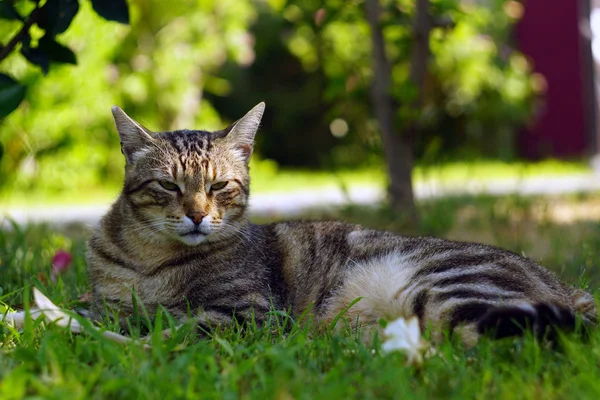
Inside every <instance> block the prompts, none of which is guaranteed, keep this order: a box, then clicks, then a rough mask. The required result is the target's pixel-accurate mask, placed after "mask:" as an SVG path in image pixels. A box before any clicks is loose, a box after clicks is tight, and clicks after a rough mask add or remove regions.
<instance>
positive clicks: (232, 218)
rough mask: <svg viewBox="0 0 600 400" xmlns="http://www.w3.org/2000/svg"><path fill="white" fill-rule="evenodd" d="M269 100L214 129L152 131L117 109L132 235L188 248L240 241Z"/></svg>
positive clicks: (125, 197) (124, 197)
mask: <svg viewBox="0 0 600 400" xmlns="http://www.w3.org/2000/svg"><path fill="white" fill-rule="evenodd" d="M264 109H265V104H264V103H259V104H258V105H257V106H255V107H254V108H253V109H252V110H250V111H249V112H248V113H247V114H246V115H245V116H244V117H243V118H241V119H239V120H238V121H236V122H235V123H233V124H232V125H231V126H230V127H228V128H227V129H224V130H222V131H217V132H206V131H194V130H180V131H173V132H150V131H149V130H148V129H146V128H144V127H143V126H141V125H140V124H139V123H137V122H136V121H134V120H133V119H131V118H130V117H129V116H128V115H127V114H125V113H124V112H123V110H121V109H120V108H119V107H116V106H115V107H113V108H112V113H113V116H114V118H115V123H116V125H117V130H118V131H119V136H120V138H121V150H122V152H123V154H124V155H125V159H126V166H125V184H124V187H123V193H122V199H123V200H124V201H126V202H128V203H129V204H130V206H131V207H130V209H131V212H132V216H133V218H134V222H135V225H136V226H135V228H134V229H135V231H136V232H137V233H139V234H140V235H142V236H144V237H146V238H148V239H156V240H175V241H178V242H181V243H184V244H186V245H189V246H195V245H198V244H200V243H202V242H205V241H213V242H214V241H219V240H225V239H228V238H231V237H235V236H236V235H237V236H240V234H239V232H238V231H239V228H240V225H241V224H243V223H244V222H245V211H246V207H247V203H248V194H249V185H250V179H249V175H248V162H249V159H250V155H251V154H252V149H253V144H254V135H255V134H256V131H257V130H258V126H259V124H260V120H261V118H262V114H263V112H264Z"/></svg>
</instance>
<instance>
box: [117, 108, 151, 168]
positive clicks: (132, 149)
mask: <svg viewBox="0 0 600 400" xmlns="http://www.w3.org/2000/svg"><path fill="white" fill-rule="evenodd" d="M111 110H112V115H113V117H114V119H115V125H117V131H118V132H119V137H120V138H121V152H123V154H124V155H125V158H126V159H127V162H128V163H133V162H135V160H136V158H137V156H138V155H140V154H142V153H143V152H144V149H146V148H148V147H149V146H150V145H151V144H152V142H154V139H153V138H152V136H150V134H149V131H148V130H147V129H146V128H144V127H143V126H142V125H140V124H139V123H137V122H136V121H134V120H133V119H132V118H131V117H129V115H127V114H125V111H123V110H121V108H119V107H118V106H113V107H112V109H111Z"/></svg>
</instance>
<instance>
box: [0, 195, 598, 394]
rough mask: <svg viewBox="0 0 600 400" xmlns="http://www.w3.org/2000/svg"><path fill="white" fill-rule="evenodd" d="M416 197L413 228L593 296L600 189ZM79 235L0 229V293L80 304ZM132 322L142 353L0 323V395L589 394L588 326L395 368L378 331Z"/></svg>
mask: <svg viewBox="0 0 600 400" xmlns="http://www.w3.org/2000/svg"><path fill="white" fill-rule="evenodd" d="M419 207H420V210H421V214H422V222H421V226H420V227H419V228H418V230H417V232H414V233H420V234H435V235H438V236H444V237H449V238H455V239H463V240H478V241H484V242H487V243H493V244H498V245H500V246H503V247H506V248H508V249H510V250H513V251H516V252H519V253H525V254H527V255H529V256H531V257H532V258H534V259H536V260H540V262H541V263H542V264H544V265H547V266H549V267H551V268H552V269H553V270H555V271H556V272H557V273H559V274H560V275H561V276H563V278H564V279H565V280H567V281H569V282H571V283H573V284H575V285H578V286H584V287H585V286H588V287H589V289H590V290H592V292H594V293H595V294H596V295H597V294H598V293H599V292H598V288H599V286H600V268H598V266H597V265H598V263H597V260H598V252H599V250H600V223H599V221H600V215H598V214H599V213H598V212H596V211H595V210H598V209H600V194H590V195H585V196H583V195H582V196H568V197H553V198H547V197H546V198H543V197H536V198H523V197H516V196H511V197H503V198H494V197H477V198H473V197H466V198H453V199H441V200H435V201H429V202H424V203H421V204H420V205H419ZM312 217H323V218H329V217H332V218H342V219H345V220H350V221H355V222H361V223H364V224H366V225H369V226H373V227H378V228H382V229H390V230H400V229H401V228H400V225H399V222H398V221H396V219H395V218H394V215H393V213H391V212H390V211H389V210H388V209H386V208H385V207H381V208H371V209H364V208H357V207H348V208H346V209H343V210H340V211H336V212H331V213H330V214H328V215H318V214H314V215H312ZM88 235H89V231H88V230H87V228H85V227H76V226H71V227H68V228H63V230H61V231H58V230H56V229H52V228H50V227H47V226H33V227H14V229H13V230H12V231H10V232H0V273H1V278H0V286H1V287H2V289H0V290H1V292H0V301H2V302H4V303H6V304H10V305H19V304H22V303H27V301H29V300H30V297H31V296H30V290H29V289H24V288H26V287H27V285H29V284H34V285H36V286H38V287H39V288H40V289H42V290H43V291H44V292H45V293H46V294H47V295H48V296H49V297H50V298H51V299H52V300H53V301H54V302H55V303H57V304H60V305H61V306H63V307H65V308H73V307H77V306H81V304H80V303H79V302H78V301H77V299H78V297H79V296H81V295H83V294H85V293H86V292H88V291H89V283H88V279H87V275H86V270H85V261H84V253H85V239H86V237H88ZM60 249H64V250H67V251H69V252H70V253H71V254H72V255H73V258H74V259H73V263H72V266H71V268H70V269H68V270H67V271H66V272H65V273H64V274H63V275H62V276H61V277H60V279H59V280H58V281H57V282H53V281H52V280H51V279H49V275H50V264H51V259H52V256H53V254H54V253H55V252H56V251H58V250H60ZM139 319H140V321H139V325H137V324H135V323H134V325H135V326H134V328H133V330H132V334H133V336H137V335H140V326H142V329H144V328H143V326H146V328H145V329H146V330H148V331H149V332H150V335H152V348H150V349H144V348H143V347H142V346H140V345H136V344H129V345H119V344H117V343H114V342H109V341H107V340H106V339H104V338H102V337H99V336H98V335H90V334H82V335H74V334H71V333H70V332H66V331H65V330H64V329H63V328H60V327H58V326H54V325H45V324H42V323H39V322H36V323H33V324H31V325H30V326H28V327H27V329H25V330H24V331H23V332H17V331H14V330H12V329H11V328H9V327H8V326H6V325H2V324H1V323H0V399H13V398H15V399H17V398H23V397H31V398H40V397H42V398H57V399H58V398H60V399H63V398H69V399H79V398H82V399H84V398H85V399H90V398H111V399H120V398H127V399H129V398H148V399H153V398H160V399H167V398H218V399H221V398H225V399H229V398H232V399H233V398H261V399H262V398H275V399H300V398H305V399H320V398H322V399H332V398H344V399H346V398H356V399H368V398H411V399H412V398H424V399H425V398H427V399H431V398H441V397H444V398H457V399H465V398H482V399H484V398H510V399H512V398H532V399H533V398H535V399H541V398H543V399H565V398H577V399H582V398H589V399H592V398H594V399H595V398H600V379H598V376H600V331H599V330H597V331H594V332H592V334H591V337H590V338H589V339H588V340H587V341H583V340H581V339H579V338H576V337H571V336H568V337H564V338H562V339H561V343H560V345H559V347H558V348H555V349H551V348H548V346H546V345H544V344H543V343H538V342H536V341H535V340H533V339H532V338H529V337H526V338H522V339H508V340H502V341H496V342H493V341H489V340H484V341H482V342H481V343H480V344H478V345H477V346H476V347H475V348H472V349H469V350H467V349H464V348H463V347H462V346H461V345H460V344H457V343H453V342H450V341H449V342H446V343H444V344H443V345H441V346H439V347H438V348H437V352H436V353H435V355H432V356H431V357H429V358H426V359H425V361H424V363H423V364H422V365H421V366H406V365H405V361H406V359H405V356H404V355H403V354H401V353H392V354H383V353H382V351H381V343H380V340H378V339H375V340H374V341H373V343H372V345H370V346H365V345H363V344H361V343H360V342H359V341H358V340H357V339H356V337H355V336H354V335H353V334H352V333H350V332H346V333H343V334H333V333H321V334H317V333H316V332H315V331H314V329H313V328H312V327H311V326H310V324H308V325H299V324H296V323H295V321H293V320H291V319H289V318H287V317H286V316H285V315H284V314H283V313H273V315H272V321H271V324H270V325H269V326H267V327H262V328H261V327H253V326H250V327H248V329H246V330H244V331H242V330H240V329H232V330H227V331H220V332H217V333H216V334H215V335H214V337H212V338H210V339H200V340H198V339H196V338H195V337H194V335H193V334H192V333H191V329H190V327H184V328H183V329H181V330H179V331H177V332H175V333H174V335H173V337H171V338H168V339H162V338H161V336H160V335H159V334H158V333H160V332H161V330H162V329H163V328H164V327H165V326H167V327H168V326H170V325H171V326H172V324H171V323H170V321H169V319H168V318H166V317H165V318H157V319H155V320H154V321H153V322H152V321H145V320H146V319H145V318H144V317H143V316H141V317H140V318H139ZM134 322H135V321H134ZM283 325H285V326H286V327H287V329H284V328H282V326H283ZM108 328H109V329H114V326H111V325H110V324H108Z"/></svg>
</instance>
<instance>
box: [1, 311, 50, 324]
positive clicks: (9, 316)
mask: <svg viewBox="0 0 600 400" xmlns="http://www.w3.org/2000/svg"><path fill="white" fill-rule="evenodd" d="M29 314H30V315H31V318H32V319H38V318H39V317H40V316H41V315H42V312H41V311H40V310H38V309H35V308H32V309H31V311H30V312H29ZM0 317H1V318H2V321H3V322H7V323H9V324H11V325H12V326H14V327H15V328H16V329H21V328H23V327H24V326H25V311H13V312H7V313H6V315H4V314H1V315H0Z"/></svg>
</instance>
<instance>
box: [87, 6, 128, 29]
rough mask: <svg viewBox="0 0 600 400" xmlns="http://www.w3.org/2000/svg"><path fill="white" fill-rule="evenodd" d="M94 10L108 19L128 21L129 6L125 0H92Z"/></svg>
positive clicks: (126, 22)
mask: <svg viewBox="0 0 600 400" xmlns="http://www.w3.org/2000/svg"><path fill="white" fill-rule="evenodd" d="M92 7H93V8H94V11H96V13H97V14H98V15H99V16H101V17H102V18H104V19H106V20H108V21H116V22H120V23H122V24H128V23H129V8H127V1H126V0H92Z"/></svg>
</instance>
